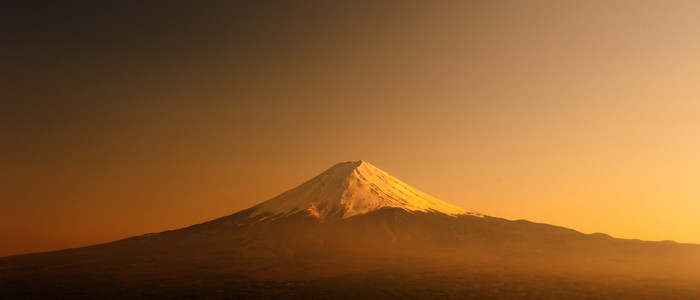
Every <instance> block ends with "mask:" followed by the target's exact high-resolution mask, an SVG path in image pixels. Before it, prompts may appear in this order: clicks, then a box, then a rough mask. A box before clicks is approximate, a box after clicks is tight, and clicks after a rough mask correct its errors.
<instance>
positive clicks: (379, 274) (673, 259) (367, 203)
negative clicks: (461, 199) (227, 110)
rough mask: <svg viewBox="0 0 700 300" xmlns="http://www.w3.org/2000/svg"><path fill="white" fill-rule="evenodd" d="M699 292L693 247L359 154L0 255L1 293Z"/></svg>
mask: <svg viewBox="0 0 700 300" xmlns="http://www.w3.org/2000/svg"><path fill="white" fill-rule="evenodd" d="M27 297H37V298H151V297H153V298H166V297H169V298H173V297H174V298H238V297H240V298H318V297H321V298H328V297H330V298H418V299H424V298H474V299H483V298H509V299H512V298H530V299H545V298H551V299H567V298H611V299H615V298H637V299H660V298H665V299H667V298H679V299H685V298H688V299H692V298H700V245H692V244H678V243H675V242H645V241H639V240H623V239H616V238H612V237H610V236H608V235H605V234H600V233H598V234H590V235H587V234H582V233H579V232H577V231H575V230H571V229H567V228H563V227H557V226H552V225H547V224H538V223H533V222H529V221H524V220H518V221H510V220H505V219H501V218H496V217H491V216H487V215H483V214H480V213H477V212H474V211H470V210H466V209H462V208H459V207H457V206H454V205H452V204H449V203H447V202H444V201H441V200H439V199H436V198H434V197H431V196H430V195H427V194H425V193H423V192H421V191H419V190H417V189H415V188H413V187H411V186H409V185H407V184H405V183H403V182H401V181H400V180H398V179H396V178H394V177H392V176H391V175H389V174H387V173H385V172H383V171H381V170H379V169H378V168H376V167H374V166H373V165H371V164H369V163H367V162H364V161H356V162H345V163H339V164H336V165H335V166H333V167H331V168H330V169H328V170H326V171H325V172H323V173H321V174H320V175H318V176H316V177H314V178H312V179H311V180H309V181H307V182H305V183H303V184H302V185H300V186H298V187H296V188H294V189H292V190H289V191H287V192H285V193H283V194H281V195H279V196H277V197H275V198H272V199H270V200H267V201H264V202H262V203H260V204H258V205H255V206H253V207H251V208H248V209H245V210H242V211H240V212H237V213H234V214H232V215H228V216H225V217H222V218H219V219H215V220H212V221H209V222H205V223H202V224H197V225H194V226H190V227H187V228H182V229H178V230H172V231H165V232H161V233H153V234H146V235H142V236H137V237H132V238H128V239H124V240H120V241H115V242H112V243H106V244H99V245H94V246H89V247H83V248H76V249H68V250H61V251H53V252H45V253H35V254H26V255H18V256H11V257H5V258H0V298H3V299H5V298H7V299H14V298H27Z"/></svg>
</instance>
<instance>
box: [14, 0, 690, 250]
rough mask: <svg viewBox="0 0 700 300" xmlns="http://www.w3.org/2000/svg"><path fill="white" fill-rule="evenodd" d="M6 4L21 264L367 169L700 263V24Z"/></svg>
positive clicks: (543, 9) (578, 13)
mask: <svg viewBox="0 0 700 300" xmlns="http://www.w3.org/2000/svg"><path fill="white" fill-rule="evenodd" d="M259 2H263V1H250V2H246V1H238V2H229V1H220V2H206V3H205V2H204V1H163V2H162V3H158V2H156V1H134V2H126V1H99V3H94V1H3V2H2V4H0V31H1V35H0V45H2V46H0V55H1V57H0V68H1V69H2V70H3V71H2V72H0V256H2V255H11V254H18V253H25V252H36V251H46V250H54V249H60V248H67V247H77V246H84V245H89V244H94V243H101V242H108V241H112V240H116V239H120V238H125V237H129V236H133V235H138V234H144V233H149V232H158V231H163V230H167V229H176V228H180V227H184V226H188V225H191V224H194V223H199V222H203V221H206V220H210V219H213V218H217V217H220V216H224V215H228V214H231V213H234V212H236V211H238V210H241V209H244V208H248V207H250V206H252V205H254V204H257V203H259V202H261V201H263V200H266V199H268V198H271V197H273V196H276V195H277V194H279V193H281V192H283V191H286V190H288V189H290V188H292V187H294V186H296V185H299V184H301V183H302V182H304V181H306V180H307V179H310V178H311V177H313V176H315V175H317V174H318V173H320V172H322V171H323V170H325V169H326V168H328V167H330V166H332V165H333V164H335V163H337V162H340V161H348V160H358V159H363V160H366V161H369V162H371V163H372V164H374V165H375V166H377V167H379V168H380V169H382V170H384V171H386V172H388V173H390V174H392V175H393V176H395V177H397V178H399V179H401V180H403V181H405V182H407V183H408V184H411V185H412V186H414V187H416V188H418V189H420V190H423V191H425V192H426V193H429V194H431V195H433V196H435V197H438V198H440V199H443V200H445V201H448V202H450V203H453V204H455V205H458V206H462V207H464V208H467V209H471V210H476V211H479V212H482V213H485V214H488V215H492V216H499V217H504V218H508V219H528V220H531V221H536V222H544V223H550V224H556V225H560V226H565V227H570V228H573V229H576V230H579V231H582V232H585V233H592V232H605V233H608V234H611V235H613V236H616V237H623V238H639V239H646V240H666V239H670V240H676V241H679V242H694V243H700V217H699V216H700V54H699V53H700V17H698V16H699V15H698V13H699V12H700V2H698V1H661V0H659V1H639V0H634V1H632V0H631V1H607V0H606V1H457V2H449V1H416V2H409V1H380V2H376V1H367V2H364V1H348V2H342V3H341V2H337V1H265V2H264V3H259Z"/></svg>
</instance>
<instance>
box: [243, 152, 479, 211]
mask: <svg viewBox="0 0 700 300" xmlns="http://www.w3.org/2000/svg"><path fill="white" fill-rule="evenodd" d="M384 207H395V208H401V209H404V210H406V211H421V212H439V213H443V214H447V215H452V216H455V215H463V214H469V215H477V216H479V215H480V214H479V213H476V212H472V211H468V210H465V209H463V208H459V207H457V206H454V205H452V204H449V203H447V202H444V201H442V200H439V199H436V198H434V197H432V196H430V195H428V194H426V193H423V192H421V191H419V190H417V189H415V188H413V187H411V186H409V185H408V184H406V183H404V182H402V181H400V180H398V179H396V178H394V177H393V176H391V175H389V174H387V173H385V172H384V171H382V170H380V169H378V168H376V167H375V166H373V165H372V164H370V163H368V162H365V161H362V160H360V161H352V162H343V163H338V164H336V165H335V166H333V167H331V168H330V169H328V170H326V171H325V172H323V173H321V174H320V175H318V176H316V177H314V178H313V179H311V180H309V181H307V182H305V183H304V184H302V185H300V186H298V187H296V188H294V189H291V190H289V191H287V192H285V193H283V194H281V195H279V196H277V197H275V198H272V199H270V200H267V201H265V202H263V203H260V204H258V205H257V206H255V208H257V210H256V212H255V214H256V215H257V214H262V213H265V212H268V213H273V214H274V215H277V216H284V215H291V214H295V213H299V212H306V214H308V215H310V216H314V217H317V218H319V219H321V220H325V219H327V218H348V217H351V216H355V215H359V214H364V213H368V212H371V211H374V210H377V209H380V208H384Z"/></svg>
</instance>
